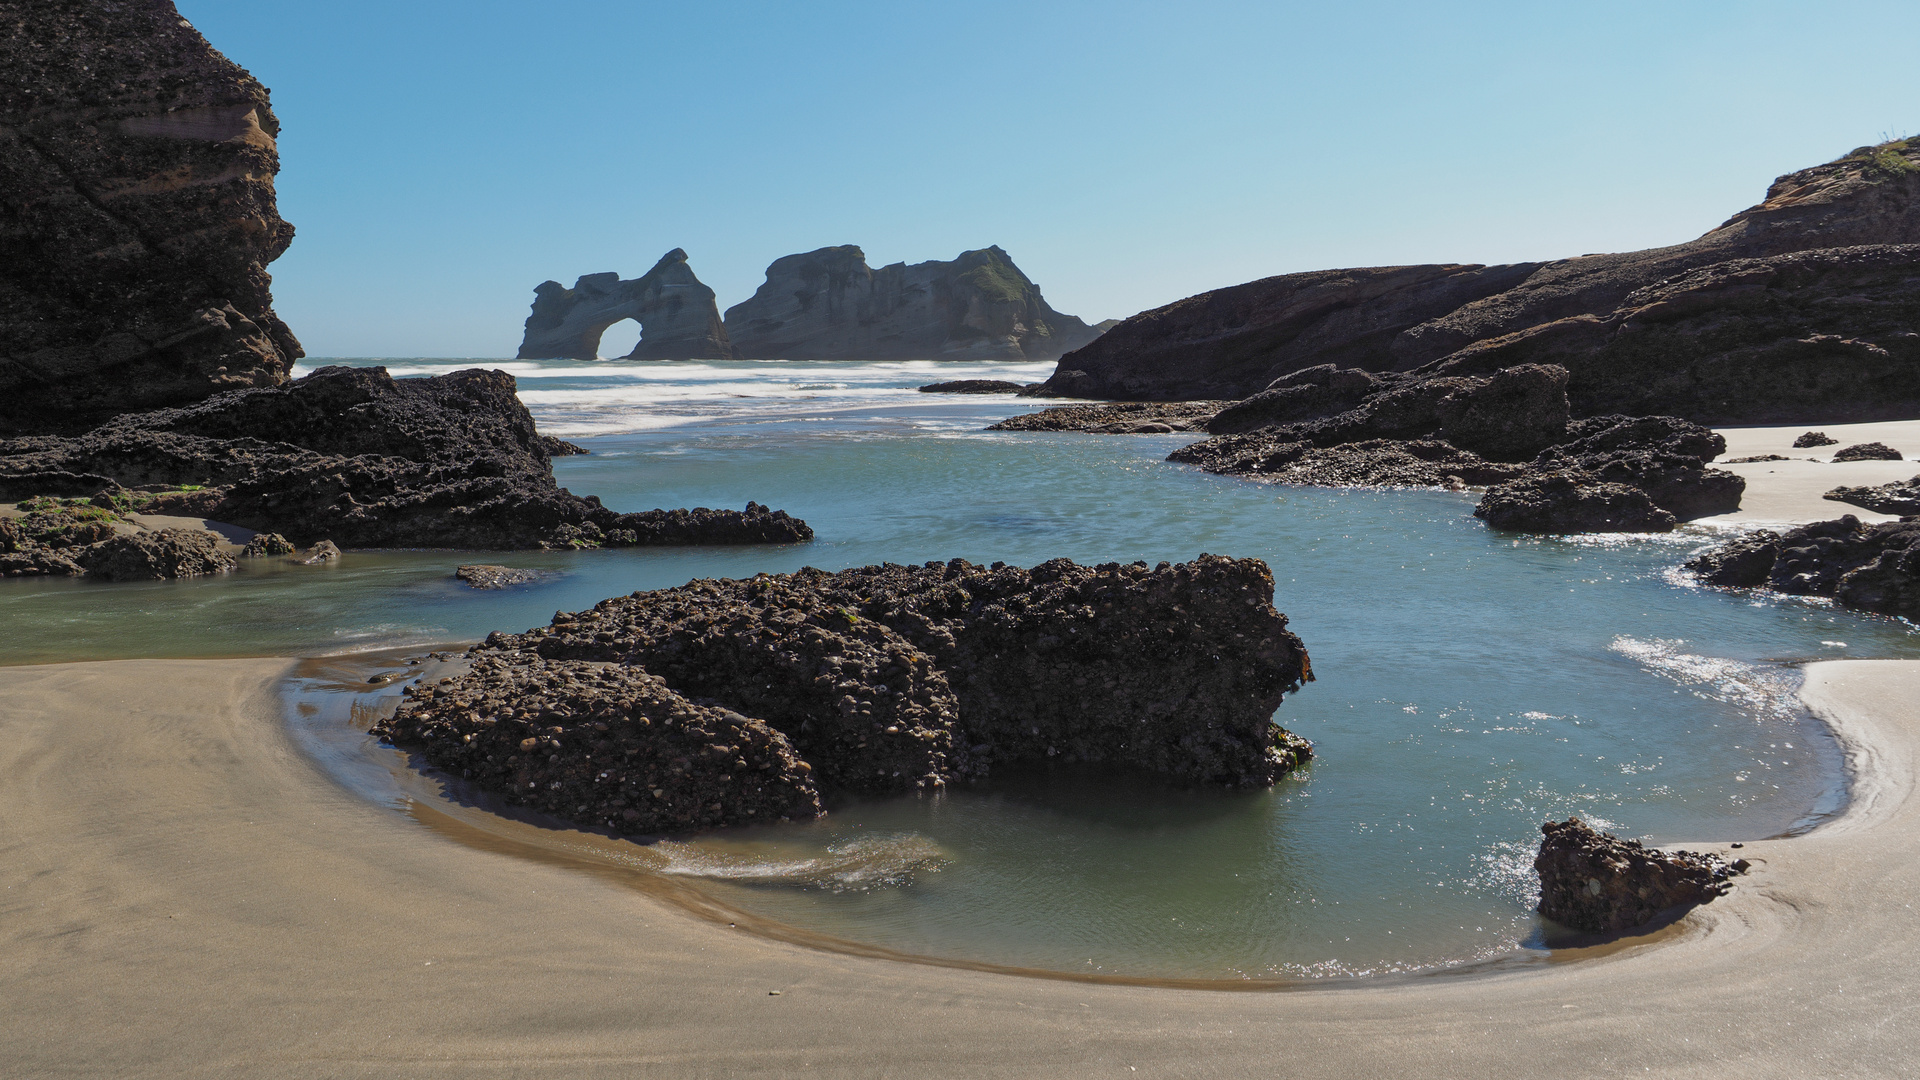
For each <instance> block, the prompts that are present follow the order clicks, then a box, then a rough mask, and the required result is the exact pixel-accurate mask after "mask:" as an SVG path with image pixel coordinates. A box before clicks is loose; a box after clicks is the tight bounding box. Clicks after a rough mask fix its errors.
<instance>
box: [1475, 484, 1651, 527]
mask: <svg viewBox="0 0 1920 1080" xmlns="http://www.w3.org/2000/svg"><path fill="white" fill-rule="evenodd" d="M1473 516H1474V517H1477V518H1482V519H1484V520H1485V521H1486V523H1487V524H1488V525H1491V526H1492V527H1494V528H1496V529H1504V530H1507V531H1509V532H1530V533H1587V532H1672V531H1673V527H1674V525H1675V523H1676V522H1675V519H1674V516H1673V515H1672V514H1670V513H1668V512H1667V511H1665V510H1662V509H1660V507H1658V506H1656V505H1654V502H1653V499H1652V498H1651V497H1650V496H1648V494H1647V493H1646V492H1645V491H1643V490H1641V489H1640V488H1637V487H1629V486H1628V485H1626V484H1620V483H1613V482H1609V481H1603V480H1597V479H1595V478H1594V477H1593V476H1591V475H1590V474H1588V473H1582V472H1577V471H1569V472H1534V471H1530V472H1528V473H1527V474H1526V475H1525V476H1522V477H1521V478H1519V479H1517V480H1510V481H1508V482H1506V483H1504V484H1501V485H1500V486H1498V487H1495V488H1493V489H1491V490H1489V491H1488V492H1487V493H1486V495H1485V496H1483V497H1482V498H1481V500H1480V505H1478V506H1476V507H1474V508H1473Z"/></svg>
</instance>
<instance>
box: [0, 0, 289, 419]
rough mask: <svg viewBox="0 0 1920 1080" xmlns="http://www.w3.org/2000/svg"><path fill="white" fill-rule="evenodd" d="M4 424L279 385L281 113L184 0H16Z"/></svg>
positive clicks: (0, 283) (7, 66) (1, 390)
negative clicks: (274, 270) (188, 12)
mask: <svg viewBox="0 0 1920 1080" xmlns="http://www.w3.org/2000/svg"><path fill="white" fill-rule="evenodd" d="M0 26H4V27H5V30H4V32H0V70H4V71H5V72H6V77H5V78H4V79H0V238H4V243H0V432H4V431H6V430H7V429H9V428H12V429H14V430H19V429H21V428H24V427H36V428H40V429H46V428H50V427H54V426H57V425H59V424H63V423H64V424H69V425H76V424H84V423H86V422H88V421H92V420H97V419H99V418H102V417H104V416H107V415H111V414H113V413H116V412H121V411H125V410H128V409H137V408H148V407H152V406H156V405H172V404H178V403H181V402H185V401H193V400H197V399H199V398H203V397H206V396H207V395H209V394H212V393H214V392H216V391H220V390H226V389H233V388H237V387H247V386H270V385H273V384H275V383H277V382H279V381H281V380H282V379H284V378H285V377H286V374H287V371H288V369H289V367H290V366H291V364H292V362H293V360H295V359H297V358H298V357H299V356H300V355H301V351H300V344H299V342H297V341H295V340H294V337H293V334H292V333H291V332H290V331H289V330H288V329H287V327H286V325H285V324H284V323H282V322H281V321H280V319H279V318H278V317H277V316H275V315H274V313H273V306H272V303H273V301H272V296H271V295H270V294H269V291H268V287H269V285H270V284H271V281H272V279H271V278H270V277H269V276H268V274H267V272H266V266H267V264H268V263H270V262H272V261H273V260H274V259H275V258H277V257H278V256H279V255H280V253H281V252H283V251H285V250H286V248H287V244H288V243H289V242H290V241H291V240H292V238H293V226H291V225H289V224H287V223H286V222H285V221H282V220H281V219H280V215H279V213H278V212H277V210H276V209H275V204H274V190H273V178H274V174H275V172H277V171H278V169H279V167H280V161H279V156H278V154H277V152H276V151H275V148H274V136H275V135H276V134H277V133H278V132H279V130H280V125H279V121H278V120H277V119H275V117H274V114H273V109H272V108H271V106H270V105H269V104H268V101H267V90H266V88H265V87H263V86H261V85H260V84H259V83H258V82H256V81H255V80H254V79H253V77H252V76H250V75H248V74H247V73H246V72H245V71H244V70H242V69H241V68H240V67H239V66H237V65H235V64H234V63H233V62H231V61H229V60H228V59H227V58H226V57H224V56H221V55H220V54H219V53H218V52H216V51H214V49H213V47H212V46H211V45H209V44H207V42H206V39H204V38H202V37H201V36H200V34H199V33H198V32H197V31H195V30H194V29H193V27H192V26H191V25H189V24H188V23H187V22H186V20H184V19H182V18H181V17H180V14H179V12H178V11H176V10H175V9H174V5H173V4H172V2H171V0H119V2H116V3H111V4H74V3H48V2H44V0H41V2H33V0H28V2H21V0H0Z"/></svg>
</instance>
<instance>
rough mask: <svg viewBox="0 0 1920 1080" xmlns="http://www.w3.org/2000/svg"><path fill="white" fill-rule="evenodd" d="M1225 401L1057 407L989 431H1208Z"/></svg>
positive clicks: (1009, 420)
mask: <svg viewBox="0 0 1920 1080" xmlns="http://www.w3.org/2000/svg"><path fill="white" fill-rule="evenodd" d="M1225 404H1227V403H1226V402H1224V401H1123V402H1118V403H1116V404H1112V405H1056V406H1054V407H1053V408H1051V409H1042V410H1040V411H1039V412H1031V413H1021V414H1020V415H1019V416H1009V417H1007V418H1006V419H1005V420H1002V421H1000V422H999V423H997V424H992V425H989V426H988V427H987V430H988V431H1085V432H1092V433H1094V434H1098V435H1165V434H1167V433H1169V432H1174V431H1205V430H1206V425H1207V421H1208V420H1210V419H1212V418H1213V415H1214V414H1215V413H1216V412H1218V411H1219V409H1220V407H1221V406H1222V405H1225Z"/></svg>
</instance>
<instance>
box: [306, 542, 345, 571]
mask: <svg viewBox="0 0 1920 1080" xmlns="http://www.w3.org/2000/svg"><path fill="white" fill-rule="evenodd" d="M339 558H340V549H339V548H337V547H335V546H334V544H333V541H331V540H322V541H320V542H319V543H317V544H315V545H313V546H312V547H310V548H308V549H307V555H306V557H305V558H303V559H301V560H300V565H301V566H317V565H319V564H320V563H324V562H334V561H336V560H338V559H339Z"/></svg>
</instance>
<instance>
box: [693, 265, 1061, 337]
mask: <svg viewBox="0 0 1920 1080" xmlns="http://www.w3.org/2000/svg"><path fill="white" fill-rule="evenodd" d="M726 329H727V334H728V335H729V336H730V337H731V338H732V341H733V345H734V347H735V348H736V349H737V350H739V352H740V354H741V355H742V356H747V357H752V358H755V359H767V360H771V359H779V358H785V359H794V360H929V359H954V358H961V357H967V358H1004V359H1027V360H1051V359H1053V358H1054V357H1057V356H1059V355H1060V354H1061V353H1063V352H1066V351H1067V350H1069V349H1075V348H1079V347H1080V346H1081V345H1084V344H1086V343H1087V342H1089V341H1092V340H1094V338H1096V337H1098V336H1099V332H1098V331H1096V330H1094V329H1093V328H1092V327H1089V326H1088V325H1087V324H1086V323H1084V322H1082V321H1080V320H1079V319H1077V318H1074V317H1073V316H1071V315H1062V314H1061V313H1060V312H1057V311H1055V310H1053V308H1052V307H1051V306H1049V305H1048V304H1047V302H1046V300H1045V299H1043V298H1042V297H1041V295H1040V287H1039V286H1038V285H1035V284H1034V283H1033V282H1032V281H1030V280H1028V279H1027V276H1026V275H1025V274H1023V273H1021V272H1020V268H1019V267H1017V266H1015V265H1014V264H1013V260H1012V259H1010V258H1008V257H1007V253H1006V252H1004V251H1002V250H1000V249H999V248H998V247H989V248H982V249H980V250H978V251H965V252H961V254H960V256H959V257H958V258H956V259H954V260H953V261H952V262H937V261H936V262H923V263H915V264H913V265H912V266H908V265H907V264H906V263H893V264H891V265H888V266H883V267H881V268H880V269H878V270H875V269H873V268H872V267H869V266H868V265H867V256H866V253H865V252H863V251H861V250H860V249H859V248H858V247H855V246H853V245H845V246H841V247H827V248H820V249H818V250H816V251H809V252H806V253H805V254H801V255H788V256H785V257H783V258H780V259H776V260H774V262H773V265H771V266H769V267H767V280H766V282H765V283H764V284H762V285H761V286H760V288H759V289H758V290H757V291H756V292H755V293H754V294H753V296H752V297H751V298H750V299H748V300H746V301H744V302H742V303H739V304H735V305H734V306H733V307H730V308H728V309H727V316H726Z"/></svg>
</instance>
